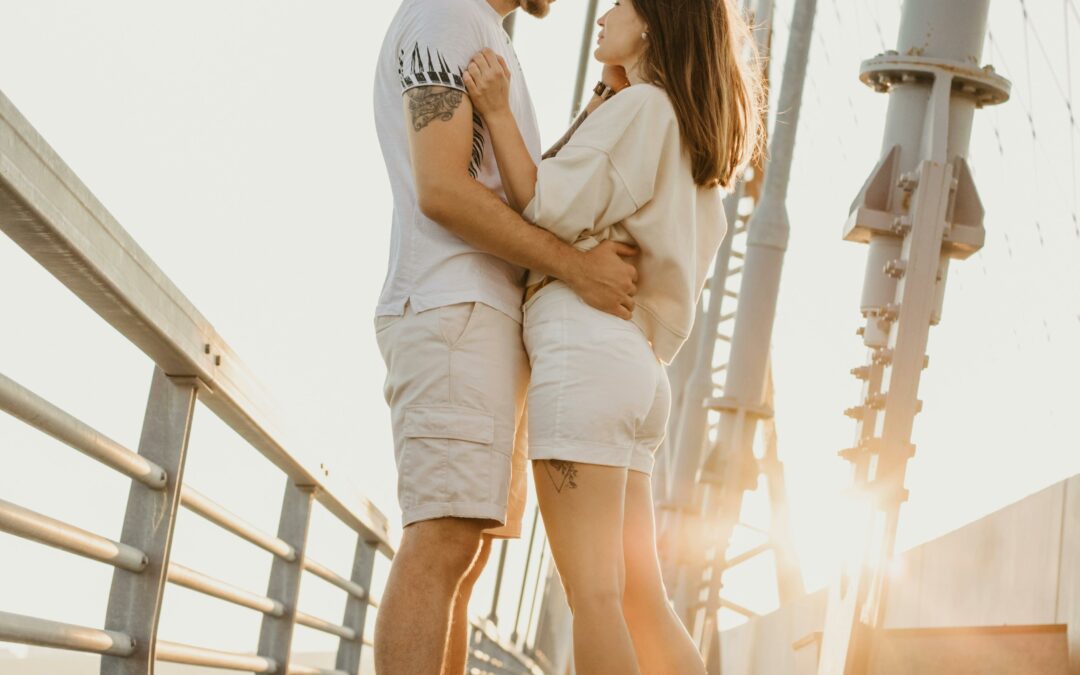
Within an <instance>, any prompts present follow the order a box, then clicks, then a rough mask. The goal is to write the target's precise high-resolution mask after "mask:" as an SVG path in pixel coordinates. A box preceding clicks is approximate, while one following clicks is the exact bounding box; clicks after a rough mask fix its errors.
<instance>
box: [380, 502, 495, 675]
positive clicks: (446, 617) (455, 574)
mask: <svg viewBox="0 0 1080 675" xmlns="http://www.w3.org/2000/svg"><path fill="white" fill-rule="evenodd" d="M496 524H497V522H496V521H491V520H479V519H473V518H436V519H433V520H423V521H420V522H418V523H413V524H412V525H409V526H408V527H406V528H405V531H404V532H403V533H402V536H401V546H400V547H399V548H398V552H397V555H395V556H394V560H393V563H392V564H391V567H390V576H389V579H388V580H387V582H386V590H385V591H384V593H383V598H382V603H381V604H380V606H379V611H378V614H377V616H376V619H375V670H376V671H378V673H379V675H418V674H420V673H439V672H440V671H441V670H442V660H443V655H444V654H445V651H446V642H447V636H448V633H449V629H450V614H451V611H450V610H451V606H452V604H453V601H454V594H455V593H456V592H457V590H458V587H459V585H460V584H461V581H462V579H463V578H464V577H465V575H466V573H467V572H468V571H469V568H470V566H471V565H472V563H473V561H474V560H475V558H476V555H477V551H478V550H479V548H480V542H481V538H482V534H481V532H482V530H483V529H484V528H487V527H492V526H493V525H496Z"/></svg>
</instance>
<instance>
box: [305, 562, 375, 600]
mask: <svg viewBox="0 0 1080 675" xmlns="http://www.w3.org/2000/svg"><path fill="white" fill-rule="evenodd" d="M304 569H306V570H307V571H308V572H311V573H312V574H314V575H315V576H317V577H319V578H320V579H323V580H325V581H327V582H329V583H331V584H333V585H335V586H337V587H338V588H340V589H342V590H344V591H345V592H346V593H348V594H349V595H352V596H355V597H357V598H360V599H361V600H363V599H364V598H367V597H368V592H367V590H365V589H364V587H363V586H361V585H360V584H358V583H356V582H355V581H349V580H348V579H346V578H345V577H343V576H341V575H340V574H338V573H337V572H335V571H334V570H332V569H330V568H328V567H326V566H325V565H323V564H321V563H319V562H316V561H314V560H312V559H311V558H308V557H305V558H304ZM369 601H370V598H369Z"/></svg>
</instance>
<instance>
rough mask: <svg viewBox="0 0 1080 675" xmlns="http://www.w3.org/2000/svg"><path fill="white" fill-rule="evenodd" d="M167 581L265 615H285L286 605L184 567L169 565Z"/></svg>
mask: <svg viewBox="0 0 1080 675" xmlns="http://www.w3.org/2000/svg"><path fill="white" fill-rule="evenodd" d="M166 579H167V580H168V582H169V583H171V584H176V585H177V586H183V587H184V588H190V589H191V590H193V591H198V592H199V593H203V594H204V595H209V596H211V597H215V598H218V599H219V600H225V601H227V602H231V603H233V604H236V605H240V606H241V607H247V608H248V609H254V610H256V611H259V612H262V613H263V614H269V615H270V616H282V615H284V614H285V605H283V604H281V603H280V602H279V601H277V600H274V599H273V598H268V597H266V596H265V595H258V594H257V593H252V592H250V591H245V590H244V589H242V588H237V587H236V586H233V585H232V584H228V583H225V582H224V581H220V580H218V579H215V578H213V577H210V576H207V575H205V574H202V573H201V572H196V571H195V570H193V569H190V568H187V567H184V566H183V565H177V564H176V563H169V573H168V575H167V577H166Z"/></svg>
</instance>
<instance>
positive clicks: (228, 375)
mask: <svg viewBox="0 0 1080 675" xmlns="http://www.w3.org/2000/svg"><path fill="white" fill-rule="evenodd" d="M0 231H2V232H4V233H5V234H7V236H9V237H10V238H11V240H12V241H13V242H15V244H17V245H18V246H19V247H21V248H22V249H23V250H24V251H26V252H27V253H28V254H29V255H30V256H31V257H33V258H34V259H35V260H36V261H37V262H38V263H39V264H41V266H42V267H43V268H45V269H46V270H47V271H48V272H50V273H51V274H52V275H53V276H54V277H56V278H57V279H58V280H59V281H60V282H61V283H63V284H64V285H65V286H67V287H68V288H69V289H70V290H71V291H72V293H74V294H75V295H76V296H77V297H79V298H80V299H81V300H82V301H83V302H85V303H86V305H87V306H89V307H90V308H91V309H93V310H94V311H95V312H97V314H98V315H99V316H101V317H102V318H103V319H104V320H105V321H107V322H108V323H109V324H110V325H112V326H113V327H114V328H116V330H117V331H119V332H120V334H121V335H123V336H124V337H125V338H127V339H128V340H130V341H131V343H132V344H134V345H135V346H137V347H138V348H139V349H141V350H142V351H143V352H144V353H145V354H146V355H147V356H149V357H150V359H151V360H153V361H154V363H156V364H157V365H158V366H159V367H160V368H161V369H162V370H163V371H165V372H166V373H169V374H170V375H172V376H174V377H194V378H198V379H199V381H200V382H202V383H204V384H205V385H206V386H205V387H202V386H201V387H200V388H199V398H200V400H202V401H203V402H204V403H205V404H206V405H207V407H209V408H210V409H211V410H212V411H214V413H215V414H216V415H217V416H218V417H220V418H221V419H222V420H223V421H224V422H225V423H226V424H228V425H229V426H230V427H231V428H232V429H233V430H234V431H236V432H237V433H238V434H240V436H242V437H243V438H244V439H245V440H247V441H248V442H249V443H251V445H252V446H253V447H254V448H255V449H256V450H258V451H259V452H260V453H262V455H263V456H264V457H266V458H267V459H268V460H270V461H271V462H272V463H273V464H275V465H276V466H278V467H279V468H280V469H281V470H282V471H284V472H285V473H286V474H287V475H288V476H289V478H291V479H292V480H293V481H294V482H296V483H297V484H298V485H304V486H311V487H314V488H316V489H317V492H316V498H317V499H318V500H319V503H321V504H323V505H324V506H325V507H326V508H327V510H329V511H330V512H331V513H332V514H334V515H335V516H336V517H337V518H338V519H339V520H341V521H342V522H344V523H345V524H346V525H347V526H348V527H350V528H351V529H353V530H354V531H356V532H358V533H360V534H361V536H364V537H365V538H368V539H370V540H371V541H373V542H377V548H378V549H379V550H380V551H382V552H383V553H384V554H385V555H387V556H392V555H393V547H392V546H391V545H390V540H389V535H388V528H389V521H388V520H387V518H386V516H385V515H384V514H383V513H381V512H380V511H379V509H378V508H376V507H375V506H374V505H373V504H372V503H371V502H370V501H368V500H367V499H364V498H363V497H361V496H360V495H358V494H357V493H356V490H355V488H354V486H353V485H351V484H349V483H348V482H346V481H344V480H342V476H339V475H338V474H336V473H331V472H329V471H327V470H326V468H325V467H324V466H322V465H321V464H320V463H319V461H318V458H317V457H315V456H313V454H312V452H311V451H310V450H308V449H306V448H304V447H299V448H297V447H296V446H294V445H292V444H288V448H287V445H286V443H285V442H284V437H283V435H282V434H281V433H280V432H279V430H278V429H277V424H278V422H277V419H276V415H275V414H273V410H274V406H273V404H272V403H271V399H270V397H269V396H267V395H266V393H265V392H264V389H263V388H262V387H261V386H260V385H259V384H258V381H257V380H256V378H255V377H254V376H253V375H252V374H251V372H250V370H249V369H248V368H247V367H246V366H245V365H244V364H243V362H242V361H241V360H240V359H239V357H238V356H237V355H236V353H235V352H234V351H233V350H232V349H231V348H230V347H229V345H228V344H227V343H226V342H225V341H224V340H223V339H222V338H221V336H220V335H218V333H217V331H215V330H214V327H213V326H212V325H211V324H210V322H209V321H207V320H206V318H205V317H204V316H203V315H202V314H201V313H200V312H199V311H198V310H197V309H196V308H195V306H194V305H193V304H192V303H191V301H190V300H188V299H187V298H186V297H185V296H184V294H183V293H181V292H180V290H179V289H178V288H177V287H176V284H174V283H173V282H172V280H170V279H169V277H168V276H167V275H166V274H165V273H164V272H163V271H162V270H161V268H160V267H158V266H157V265H156V264H155V263H154V261H153V260H152V259H151V258H150V256H149V255H147V253H146V252H145V251H144V250H143V249H142V248H141V247H140V246H139V245H138V243H137V242H136V241H135V240H134V239H133V238H132V236H131V235H130V234H129V233H128V232H126V231H125V230H124V228H123V227H121V225H120V223H119V222H117V220H116V218H115V217H113V215H112V214H111V213H109V211H108V209H106V208H105V206H104V205H102V204H101V202H100V201H99V200H98V199H97V198H96V197H95V196H94V194H93V192H91V190H90V189H89V188H88V187H87V186H86V185H85V184H84V183H83V182H82V181H81V180H79V178H78V176H76V175H75V172H74V171H72V170H71V168H70V167H68V166H67V165H66V164H65V163H64V161H63V160H62V159H61V158H60V157H59V155H58V154H57V153H56V151H55V150H53V148H52V147H50V146H49V144H48V143H47V142H46V141H45V139H44V138H42V136H41V134H39V133H38V132H37V130H36V129H34V127H33V125H31V124H30V123H29V122H28V121H27V120H26V118H25V117H24V116H23V115H22V114H21V113H20V112H19V111H18V110H17V109H16V108H15V106H14V105H13V104H12V103H11V101H10V100H8V99H7V97H5V96H4V95H3V94H2V93H0Z"/></svg>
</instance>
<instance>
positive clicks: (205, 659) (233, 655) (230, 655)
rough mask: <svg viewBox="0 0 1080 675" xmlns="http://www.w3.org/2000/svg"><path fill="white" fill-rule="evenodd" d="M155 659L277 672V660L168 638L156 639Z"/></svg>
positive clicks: (260, 671) (190, 664)
mask: <svg viewBox="0 0 1080 675" xmlns="http://www.w3.org/2000/svg"><path fill="white" fill-rule="evenodd" d="M157 659H158V661H167V662H169V663H182V664H184V665H188V666H206V667H208V668H225V669H227V670H243V671H246V672H249V673H276V672H278V663H277V661H275V660H274V659H268V658H266V657H265V656H259V655H258V654H241V653H238V652H227V651H222V650H219V649H209V648H207V647H196V646H195V645H186V644H182V643H179V642H169V641H168V640H158V642H157Z"/></svg>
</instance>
